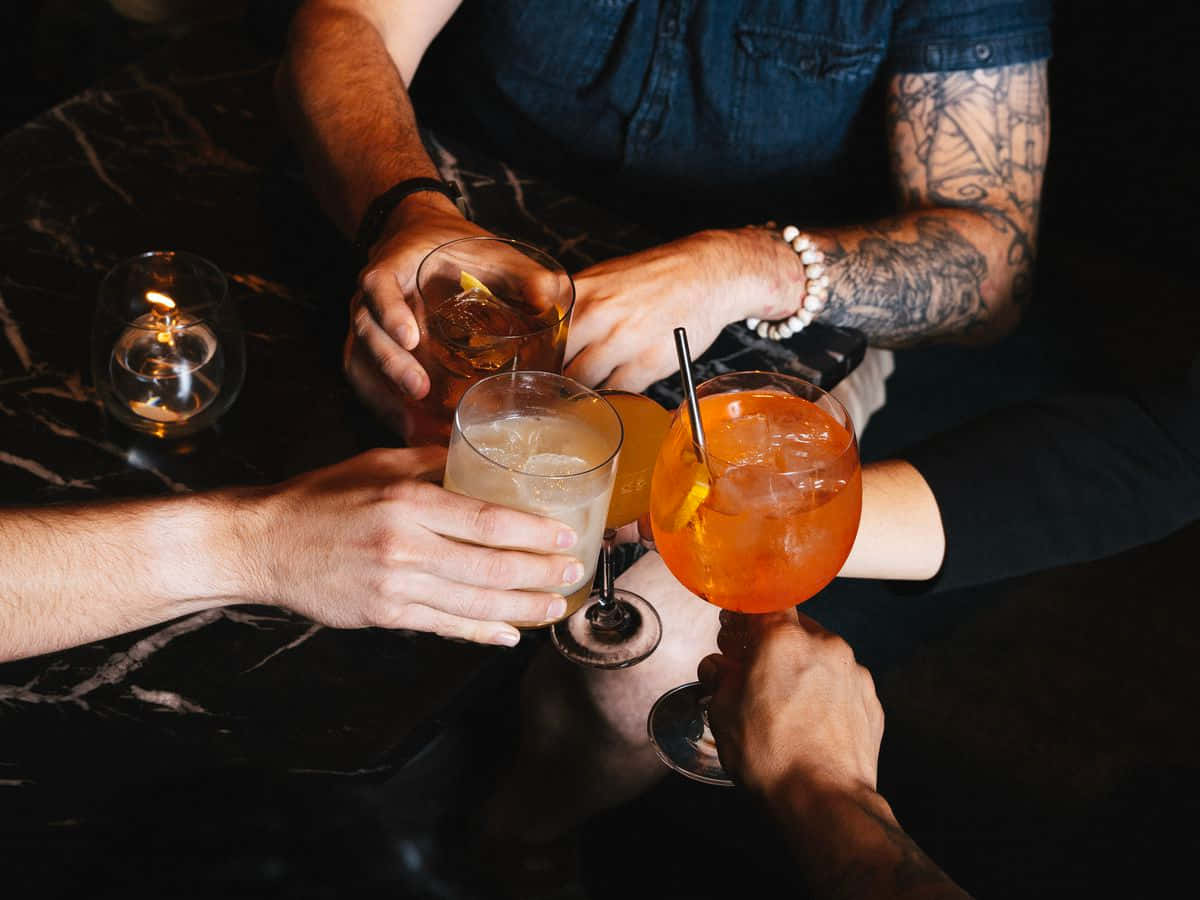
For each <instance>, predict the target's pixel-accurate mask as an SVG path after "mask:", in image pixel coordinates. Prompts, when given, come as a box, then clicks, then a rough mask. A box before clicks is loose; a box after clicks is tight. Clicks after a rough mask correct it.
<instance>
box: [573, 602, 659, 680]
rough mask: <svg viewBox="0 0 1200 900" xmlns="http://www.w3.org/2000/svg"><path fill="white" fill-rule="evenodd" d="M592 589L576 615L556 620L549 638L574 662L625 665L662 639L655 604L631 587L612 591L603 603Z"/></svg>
mask: <svg viewBox="0 0 1200 900" xmlns="http://www.w3.org/2000/svg"><path fill="white" fill-rule="evenodd" d="M600 596H601V594H600V592H599V591H593V592H592V593H591V595H590V596H589V597H588V602H587V603H586V605H584V606H583V608H582V609H580V610H579V611H578V612H577V613H575V615H573V616H569V617H568V618H566V619H563V620H562V621H561V622H557V623H555V625H554V627H552V628H551V629H550V639H551V640H552V641H554V646H555V647H556V648H557V649H558V652H559V653H561V654H562V655H563V656H565V657H566V658H567V659H569V660H571V662H575V663H579V664H580V665H582V666H592V667H593V668H596V669H623V668H625V667H626V666H632V665H634V664H635V663H639V662H641V661H642V660H643V659H645V658H646V657H647V656H649V655H650V654H651V653H653V652H654V650H655V649H656V648H657V647H658V642H659V641H660V640H662V620H661V619H660V618H659V617H658V613H657V612H655V610H654V607H653V606H651V605H650V604H649V603H647V602H646V601H645V600H644V599H643V598H641V597H639V596H638V595H637V594H634V593H632V592H630V591H623V590H621V589H620V588H617V589H616V590H614V591H613V599H614V600H615V601H616V602H615V603H613V604H611V605H609V606H604V605H603V604H601V603H600Z"/></svg>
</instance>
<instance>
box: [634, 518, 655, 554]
mask: <svg viewBox="0 0 1200 900" xmlns="http://www.w3.org/2000/svg"><path fill="white" fill-rule="evenodd" d="M637 525H638V543H639V544H641V545H642V546H643V547H645V548H646V549H647V550H657V549H658V546H657V545H656V544H655V543H654V525H653V523H652V522H651V521H650V513H648V512H647V513H643V514H642V515H640V516H638V521H637Z"/></svg>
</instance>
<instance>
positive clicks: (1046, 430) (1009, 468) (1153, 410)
mask: <svg viewBox="0 0 1200 900" xmlns="http://www.w3.org/2000/svg"><path fill="white" fill-rule="evenodd" d="M1193 370H1194V374H1193V376H1192V378H1191V380H1190V381H1189V380H1187V379H1181V380H1180V381H1179V382H1177V383H1174V384H1170V385H1162V386H1158V387H1156V388H1152V389H1146V390H1143V391H1141V392H1138V393H1122V392H1116V391H1114V392H1112V393H1106V394H1100V393H1096V394H1076V395H1072V396H1063V397H1055V398H1049V399H1047V400H1044V401H1042V402H1039V403H1034V404H1029V405H1026V406H1020V407H1014V408H1012V409H1006V410H999V411H997V412H994V413H991V414H989V415H987V416H984V417H982V418H980V419H977V420H975V421H972V422H969V423H967V424H965V425H962V426H960V427H959V428H956V429H954V430H952V431H949V432H946V433H945V434H941V435H937V436H936V437H933V438H930V439H929V440H927V441H925V442H923V443H921V444H920V445H918V446H916V447H913V448H911V449H910V450H908V451H907V452H906V453H904V454H903V456H904V457H905V458H904V459H897V460H889V461H886V462H880V463H872V464H869V465H867V466H864V467H863V511H862V520H861V524H860V525H859V530H858V536H857V538H856V539H855V542H854V547H853V549H852V550H851V552H850V557H849V558H848V559H847V560H846V564H845V566H843V568H842V571H841V573H840V574H841V575H842V576H843V577H848V578H889V579H915V580H924V579H927V578H932V577H933V576H934V575H935V574H937V573H938V572H939V570H940V572H941V575H940V577H939V579H938V582H937V586H938V588H939V589H940V590H947V589H951V588H956V587H963V586H967V585H970V584H979V583H983V582H987V581H993V580H996V579H1000V578H1009V577H1013V576H1016V575H1024V574H1026V573H1029V572H1034V571H1039V570H1041V569H1048V568H1052V567H1054V566H1061V565H1067V564H1069V563H1075V562H1083V561H1086V560H1092V559H1099V558H1101V557H1105V556H1110V555H1112V554H1115V553H1119V552H1121V551H1123V550H1127V549H1129V548H1130V547H1135V546H1138V545H1140V544H1146V543H1149V542H1150V541H1154V540H1158V539H1159V538H1162V537H1165V536H1167V535H1168V534H1170V533H1171V532H1173V531H1176V530H1177V529H1179V528H1182V527H1184V526H1186V525H1187V524H1189V523H1190V522H1194V521H1196V519H1198V518H1200V452H1198V451H1197V448H1198V447H1200V362H1198V363H1197V364H1196V365H1195V366H1193Z"/></svg>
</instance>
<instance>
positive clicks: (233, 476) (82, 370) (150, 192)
mask: <svg viewBox="0 0 1200 900" xmlns="http://www.w3.org/2000/svg"><path fill="white" fill-rule="evenodd" d="M272 72H273V60H272V59H270V58H266V57H263V56H262V55H260V54H259V53H258V52H257V51H255V50H254V49H252V48H251V47H250V46H248V45H247V44H246V43H245V42H244V41H243V40H242V38H241V36H240V34H238V33H237V32H236V31H232V30H230V31H215V32H209V33H205V34H202V35H198V36H194V37H192V38H190V39H189V40H188V41H186V42H184V43H183V44H181V45H179V46H174V47H171V48H168V49H167V50H164V52H162V53H161V54H158V55H156V56H152V57H151V58H149V59H147V60H146V61H144V62H143V63H141V64H138V65H134V66H131V67H129V68H127V69H126V70H124V71H123V72H122V73H121V74H120V75H119V76H117V77H115V78H113V79H111V80H110V81H108V82H106V83H104V84H101V85H99V86H97V87H95V88H93V89H91V90H88V91H86V92H84V93H82V94H80V95H78V96H75V97H72V98H71V99H69V100H67V101H66V102H64V103H62V104H61V105H59V106H57V107H55V108H53V109H51V110H48V111H47V112H45V113H44V114H42V115H40V116H39V117H37V118H36V119H35V120H33V121H31V122H29V123H28V124H26V125H24V126H23V127H21V128H19V129H17V130H15V131H14V132H11V133H10V134H8V135H7V136H5V137H4V138H3V139H2V140H0V261H2V262H0V331H2V334H0V502H3V503H5V504H7V505H10V506H11V505H17V506H22V505H28V506H36V505H42V504H48V503H69V502H79V501H91V500H99V499H104V498H118V497H130V496H145V495H154V494H168V493H172V492H185V491H195V490H203V489H206V488H212V487H217V486H221V485H229V484H248V483H266V482H271V481H275V480H279V479H282V478H284V477H286V476H288V475H290V474H293V473H295V472H297V471H301V470H304V469H307V468H311V467H313V466H316V465H321V464H326V463H329V462H333V461H335V460H338V459H341V458H344V457H346V456H348V455H350V454H352V453H354V452H357V451H358V450H361V449H365V448H366V447H367V446H370V445H372V444H376V443H381V442H382V443H389V442H394V438H393V437H392V436H391V435H388V434H385V433H381V432H380V431H379V430H378V429H377V426H375V425H374V423H372V422H371V420H370V419H369V418H368V417H367V416H366V414H365V413H364V412H363V410H362V409H361V408H360V407H359V406H358V404H357V403H356V402H355V400H354V398H353V396H352V394H351V392H350V390H349V388H348V387H347V385H346V383H345V382H344V379H343V377H342V374H341V371H340V367H339V355H340V354H339V349H340V341H341V338H342V335H343V334H344V333H345V321H344V320H345V306H346V299H347V297H348V296H349V292H350V285H351V284H352V283H353V277H354V274H355V269H356V266H355V260H354V258H353V257H352V255H351V254H350V252H349V250H348V248H347V246H346V244H345V242H344V241H343V240H342V239H341V238H340V237H338V236H337V235H336V234H335V233H334V232H333V231H332V230H331V228H330V226H329V225H328V224H327V222H326V221H325V220H324V218H323V217H322V216H321V214H320V212H319V210H318V209H316V207H315V206H314V204H313V202H312V199H311V197H310V196H309V194H308V192H307V189H306V187H305V185H304V182H303V180H302V177H301V176H300V173H299V168H298V166H297V165H296V162H295V160H294V159H293V158H292V157H291V156H290V153H289V149H288V146H287V142H286V139H285V136H284V135H283V133H282V130H281V128H280V126H279V123H278V122H277V120H276V117H275V114H274V108H273V101H272V97H271V93H270V87H271V76H272ZM427 140H428V144H429V147H430V150H431V152H432V154H433V156H434V158H435V160H436V161H437V163H438V165H439V166H440V167H441V169H442V171H443V174H444V175H445V176H446V177H448V178H453V179H455V180H456V181H458V183H459V184H460V185H461V186H462V188H463V190H464V193H465V195H466V197H467V200H468V202H469V204H470V206H471V209H472V212H473V216H474V218H476V219H477V220H478V221H480V222H481V223H483V224H485V225H486V226H488V227H490V228H492V229H494V230H495V231H497V232H500V233H504V234H508V235H511V236H514V237H520V238H523V239H525V240H528V241H530V242H532V243H535V244H537V245H539V246H541V247H543V248H545V249H546V250H548V251H549V252H550V253H552V254H553V255H554V256H556V257H557V258H559V259H560V260H561V261H562V262H563V263H564V264H565V265H566V266H567V267H568V269H570V270H572V271H574V270H578V269H579V268H582V267H584V266H586V265H588V264H590V263H592V262H595V261H597V260H600V259H603V258H606V257H610V256H613V255H617V254H621V253H625V252H629V251H631V250H634V249H637V248H640V247H644V246H646V245H648V244H650V243H652V242H653V240H654V238H653V235H651V234H649V233H647V232H646V231H645V230H643V229H640V228H638V227H637V226H635V225H632V224H628V223H624V222H621V221H617V220H615V219H614V218H612V217H611V216H608V215H606V214H604V213H602V212H601V211H599V210H597V209H595V208H592V207H589V206H587V205H586V204H584V203H582V202H580V201H578V200H576V199H574V198H572V197H570V196H567V195H565V194H563V193H562V192H560V191H557V190H556V189H554V188H553V186H551V185H547V184H544V183H541V182H539V181H537V180H535V179H530V178H527V177H525V176H523V175H522V174H520V173H518V172H515V171H513V170H512V169H511V168H509V167H508V166H506V165H504V164H503V163H500V162H496V161H493V160H487V159H483V158H479V157H478V155H477V154H473V153H471V152H470V151H469V150H468V149H466V148H461V147H458V146H452V145H450V144H448V143H446V142H444V141H441V140H439V139H438V138H437V137H436V136H435V135H432V134H430V135H427ZM164 248H166V249H180V250H190V251H192V252H195V253H199V254H200V255H202V256H205V257H207V258H209V259H211V260H212V261H214V262H215V263H216V264H217V265H218V266H220V267H221V268H222V269H223V270H224V271H225V272H226V273H227V275H228V277H229V281H230V286H231V290H232V294H233V297H234V300H235V302H236V303H237V305H238V308H239V311H240V315H241V317H242V322H243V325H244V328H245V332H246V342H247V361H248V362H247V375H246V380H245V386H244V388H243V391H242V394H241V396H240V398H239V400H238V402H237V403H236V404H235V405H234V407H233V408H232V409H231V410H230V412H228V413H227V414H226V415H225V417H224V418H223V419H222V421H221V422H220V423H219V424H218V426H217V427H216V428H214V429H212V430H210V431H209V432H207V433H204V434H201V435H198V436H196V437H195V438H193V439H190V440H189V441H188V442H186V443H183V444H180V445H177V446H171V445H163V444H161V443H156V442H155V441H154V440H153V439H148V438H142V437H137V436H134V435H133V434H131V433H130V432H128V431H125V430H123V429H121V428H119V427H116V426H114V425H113V424H112V423H110V422H108V421H106V419H105V417H104V415H103V414H102V411H101V409H100V408H99V406H98V405H97V403H96V402H95V397H94V393H93V390H92V387H91V385H90V383H89V381H90V376H89V374H88V371H87V370H88V352H89V345H88V341H89V330H90V324H91V322H90V319H91V313H92V309H93V306H94V303H95V298H96V295H97V289H98V286H99V283H100V280H101V278H102V277H103V276H104V274H105V273H106V272H107V271H108V270H109V269H110V268H111V267H112V266H113V265H115V264H116V263H117V262H118V261H120V260H121V259H123V258H125V257H128V256H131V255H133V254H136V253H140V252H143V251H146V250H150V249H164ZM832 337H833V338H834V339H835V343H837V345H838V346H839V347H840V349H841V353H840V354H838V355H837V356H836V357H833V356H828V355H823V350H822V347H821V345H820V341H819V340H817V339H813V340H810V341H809V343H808V344H798V345H796V346H794V347H793V348H791V349H789V348H785V347H782V346H780V345H778V344H776V343H775V342H771V341H761V340H759V339H757V338H756V337H754V336H753V335H751V334H750V333H749V332H747V331H746V330H745V329H742V328H740V327H737V328H731V329H729V330H728V333H727V334H726V335H724V336H723V337H722V339H721V341H720V342H719V343H718V345H717V346H715V347H714V349H713V351H712V352H711V353H710V354H708V355H706V357H705V359H704V360H703V361H702V363H701V365H700V368H699V373H698V374H699V376H700V377H707V376H708V375H710V374H714V373H716V372H719V371H726V370H730V369H744V368H767V367H769V368H778V369H783V370H789V371H793V372H797V373H800V374H808V375H810V376H811V377H820V373H819V372H818V373H814V371H813V370H812V369H810V368H808V367H806V365H805V364H804V362H803V361H802V360H801V358H800V356H797V354H796V353H795V352H794V351H795V350H799V351H800V352H801V354H802V355H804V356H805V357H806V358H807V359H809V360H810V361H811V360H816V362H817V363H818V365H826V364H828V365H830V366H832V369H831V370H830V371H833V370H836V369H838V366H839V363H838V360H843V362H842V364H841V365H842V366H843V367H849V366H850V365H852V364H853V363H854V361H855V359H856V358H857V356H856V354H861V345H860V343H859V342H858V341H857V339H856V338H855V336H854V335H850V334H840V335H832ZM654 393H655V394H656V396H658V397H659V398H660V399H661V400H663V401H664V402H671V401H672V400H673V399H674V398H675V397H677V393H676V389H675V387H674V385H673V384H672V383H663V384H660V385H658V386H656V388H655V390H654ZM95 563H96V565H98V566H102V565H103V564H104V560H103V559H97V560H96V561H95ZM532 643H535V641H526V642H523V644H532ZM526 652H528V650H527V649H525V650H520V651H516V652H506V651H503V650H498V649H489V648H480V647H475V646H470V645H464V644H457V643H451V642H446V641H441V640H438V639H436V638H431V637H428V636H424V635H411V634H400V633H387V632H383V631H377V630H367V631H358V632H337V631H332V630H330V629H326V628H322V627H320V626H317V625H314V624H312V623H310V622H308V621H305V620H302V619H300V618H297V617H293V616H290V615H288V614H286V613H283V612H280V611H278V610H274V609H266V608H233V609H226V610H220V611H209V612H204V613H200V614H198V615H192V616H189V617H186V618H182V619H179V620H177V621H174V622H170V623H167V624H164V625H162V626H159V627H155V628H152V629H148V630H145V631H142V632H139V633H135V634H131V635H126V636H123V637H118V638H113V639H111V640H107V641H103V642H100V643H96V644H92V645H89V646H85V647H80V648H76V649H74V650H71V651H67V652H63V653H56V654H51V655H47V656H42V657H38V658H34V659H28V660H23V661H18V662H13V663H9V664H6V665H2V666H0V732H2V733H3V734H4V739H3V741H2V742H0V789H3V790H4V791H5V793H4V794H0V796H6V797H11V796H12V795H13V793H19V794H22V795H23V797H24V799H23V800H22V801H21V802H19V803H15V804H11V805H10V809H17V808H25V809H26V810H27V812H28V814H29V815H31V816H33V817H34V818H36V819H45V818H47V817H50V818H53V817H54V816H56V815H57V816H69V815H74V814H76V812H77V810H75V806H77V805H78V804H79V803H81V802H82V801H81V797H86V796H89V795H90V794H95V793H96V792H99V793H101V794H103V793H104V792H105V791H109V790H112V789H113V787H112V786H113V785H120V784H122V783H124V782H127V781H130V780H145V779H153V778H154V777H156V775H163V774H167V773H178V772H180V771H186V770H188V769H189V767H190V768H194V769H198V770H201V769H219V768H223V767H253V768H262V769H267V770H270V771H273V772H276V773H288V774H294V775H309V776H321V775H338V776H353V777H361V778H366V779H373V780H374V779H382V778H384V777H386V776H387V775H388V774H390V773H391V772H393V771H395V769H396V768H397V767H398V766H400V765H402V764H403V763H404V762H405V761H406V760H407V759H408V758H409V757H411V756H412V755H413V754H414V753H416V752H417V751H418V750H419V749H420V748H421V747H422V746H424V745H425V743H426V742H427V741H428V740H429V738H430V736H431V735H432V734H434V733H436V731H437V728H438V726H439V723H440V722H441V721H444V720H445V719H446V718H447V717H448V716H450V715H452V714H453V711H454V710H455V709H456V708H457V707H456V704H460V703H464V702H467V701H468V700H469V699H470V698H471V697H472V696H474V694H473V692H475V691H477V690H478V686H479V684H480V683H481V681H485V680H486V679H481V678H480V675H481V674H482V673H485V672H489V671H493V670H494V669H496V667H500V668H504V667H508V668H511V667H513V666H516V665H519V664H520V661H521V658H522V656H521V654H522V653H526ZM17 789H24V790H23V791H18V790H17ZM35 796H36V798H37V799H36V801H35V800H34V799H33V798H34V797H35Z"/></svg>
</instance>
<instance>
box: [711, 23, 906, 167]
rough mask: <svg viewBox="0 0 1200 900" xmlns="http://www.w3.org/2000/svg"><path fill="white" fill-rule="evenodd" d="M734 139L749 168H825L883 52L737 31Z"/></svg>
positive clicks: (767, 28)
mask: <svg viewBox="0 0 1200 900" xmlns="http://www.w3.org/2000/svg"><path fill="white" fill-rule="evenodd" d="M734 45H735V47H734V52H735V62H734V102H733V111H732V120H733V121H732V137H733V140H734V141H735V142H736V145H737V147H738V153H739V155H740V156H741V157H742V158H743V159H745V160H746V161H750V162H774V163H777V164H792V163H794V165H795V166H796V167H799V168H810V167H814V166H815V167H817V168H823V167H824V166H823V164H826V163H828V162H830V161H832V160H833V159H834V158H836V157H837V156H839V155H840V154H841V151H842V150H843V149H844V148H843V144H844V142H845V140H846V138H847V137H848V135H849V134H850V131H851V126H852V125H853V123H854V119H855V117H856V115H857V114H858V112H859V110H860V109H861V108H862V105H863V103H864V102H865V100H866V97H867V94H868V92H869V91H870V89H871V87H872V85H873V84H874V82H875V78H876V75H877V74H878V72H879V68H880V66H881V65H882V64H883V60H884V48H883V47H882V46H880V45H875V44H866V43H863V44H853V43H846V42H844V41H839V40H835V39H833V38H829V37H825V36H824V35H819V34H811V33H807V32H802V31H797V30H793V29H789V28H783V27H780V26H776V25H758V24H749V23H744V22H743V23H738V24H737V25H736V26H735V28H734Z"/></svg>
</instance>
